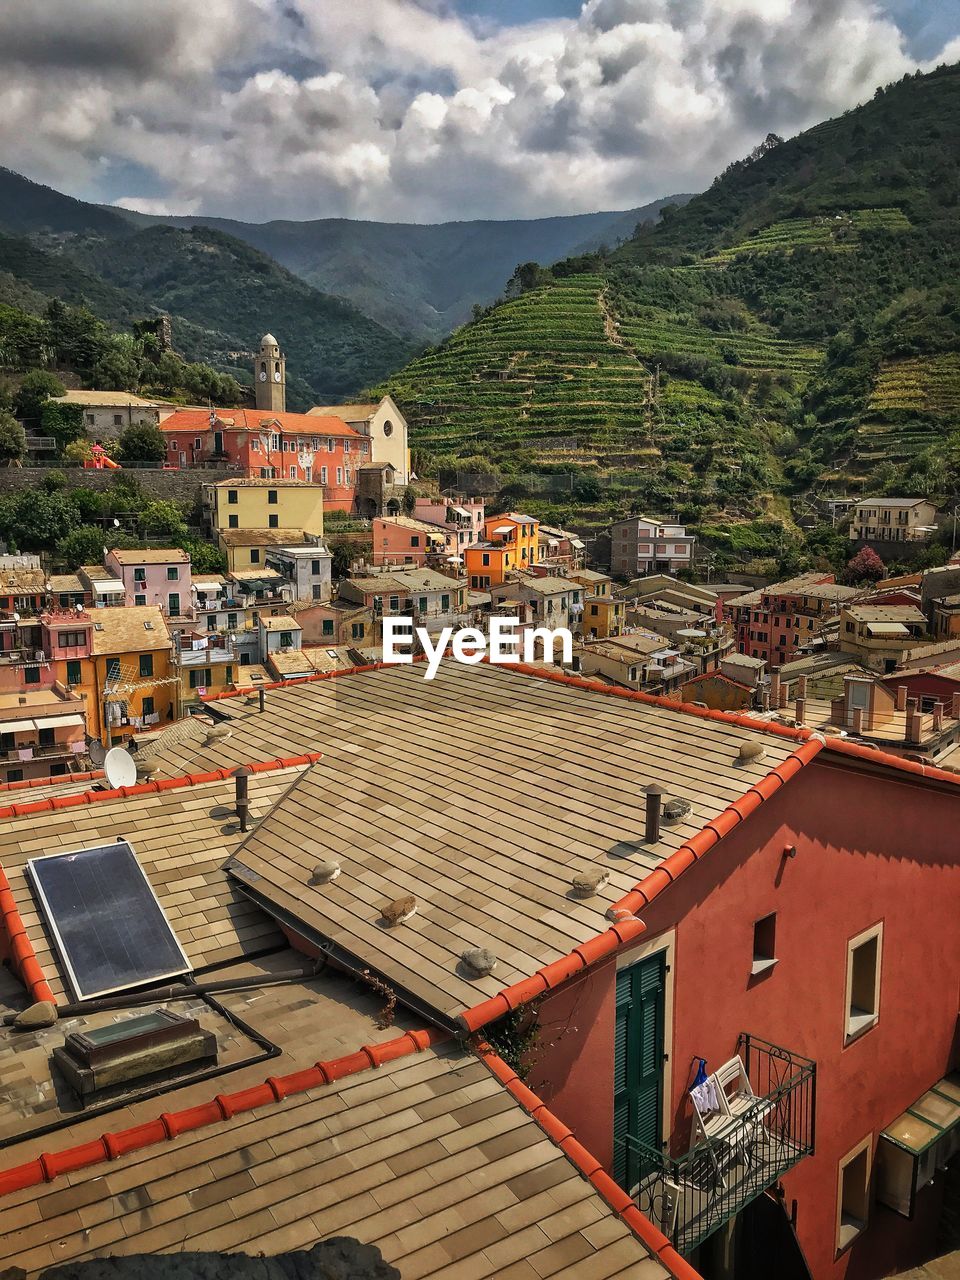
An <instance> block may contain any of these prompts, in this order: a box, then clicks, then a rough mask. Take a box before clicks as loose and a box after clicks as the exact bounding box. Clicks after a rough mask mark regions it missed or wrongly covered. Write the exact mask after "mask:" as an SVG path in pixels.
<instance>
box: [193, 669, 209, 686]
mask: <svg viewBox="0 0 960 1280" xmlns="http://www.w3.org/2000/svg"><path fill="white" fill-rule="evenodd" d="M211 683H212V679H211V674H210V668H209V667H197V668H195V669H194V670H193V671H191V672H190V688H191V689H208V688H209V687H210V685H211Z"/></svg>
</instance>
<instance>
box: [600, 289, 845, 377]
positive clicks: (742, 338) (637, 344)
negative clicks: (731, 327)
mask: <svg viewBox="0 0 960 1280" xmlns="http://www.w3.org/2000/svg"><path fill="white" fill-rule="evenodd" d="M620 332H621V333H622V335H623V337H624V338H625V339H626V341H627V342H628V343H629V344H630V345H631V346H632V347H633V348H634V349H635V351H636V352H637V354H638V355H639V356H640V357H641V358H642V359H645V360H655V359H656V358H657V357H658V356H659V355H660V354H661V353H667V352H669V353H670V354H672V355H674V356H695V357H701V358H702V359H705V360H709V361H713V362H720V363H725V364H728V365H740V366H741V367H742V368H745V369H748V370H750V372H751V373H757V374H759V373H761V372H763V371H768V372H770V373H773V374H783V373H788V374H791V375H792V376H793V378H794V381H795V382H797V383H801V382H803V381H804V380H805V379H806V378H807V377H809V376H810V374H811V372H812V371H813V369H814V368H816V366H817V365H818V364H819V363H820V361H821V360H822V358H823V352H822V351H820V350H818V349H817V348H816V347H811V346H806V345H804V344H803V343H800V342H793V341H790V340H789V339H785V338H778V337H777V336H776V334H775V333H774V331H773V330H772V329H770V328H768V327H767V326H766V325H762V324H761V323H760V322H759V321H756V322H755V323H754V324H753V325H752V326H751V327H750V328H748V329H745V330H743V331H740V332H736V331H727V332H722V333H718V332H717V331H716V330H714V329H709V328H707V326H706V325H704V324H701V323H699V322H698V321H697V319H696V318H695V317H694V316H692V315H690V314H689V313H675V312H671V311H667V310H664V309H661V308H654V307H649V308H644V309H643V313H642V314H640V315H632V316H629V317H627V318H625V319H624V320H622V321H621V323H620Z"/></svg>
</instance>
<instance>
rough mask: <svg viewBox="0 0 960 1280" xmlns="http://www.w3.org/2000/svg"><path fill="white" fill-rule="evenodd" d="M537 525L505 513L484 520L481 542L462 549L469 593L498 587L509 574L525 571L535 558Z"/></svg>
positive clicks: (513, 512)
mask: <svg viewBox="0 0 960 1280" xmlns="http://www.w3.org/2000/svg"><path fill="white" fill-rule="evenodd" d="M539 535H540V521H539V520H537V519H535V518H534V517H533V516H522V515H518V514H517V513H516V512H515V511H508V512H506V513H505V514H503V515H499V516H488V517H487V518H486V519H485V520H484V522H483V539H482V541H480V542H477V543H475V544H474V545H473V546H471V547H465V548H464V549H463V558H464V568H465V572H466V575H467V578H468V580H469V583H470V587H471V590H474V591H484V590H486V589H487V588H489V587H499V586H500V585H501V583H502V582H503V581H504V579H505V578H506V575H507V574H508V573H510V572H516V571H517V570H521V569H529V568H530V567H531V566H532V565H534V564H536V562H537V559H538V557H539V554H540V552H539Z"/></svg>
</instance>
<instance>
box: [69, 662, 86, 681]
mask: <svg viewBox="0 0 960 1280" xmlns="http://www.w3.org/2000/svg"><path fill="white" fill-rule="evenodd" d="M82 670H83V669H82V667H81V665H80V663H79V662H78V661H77V659H76V658H72V659H71V660H70V661H69V662H68V663H67V684H79V683H80V681H81V679H82V678H83V676H82Z"/></svg>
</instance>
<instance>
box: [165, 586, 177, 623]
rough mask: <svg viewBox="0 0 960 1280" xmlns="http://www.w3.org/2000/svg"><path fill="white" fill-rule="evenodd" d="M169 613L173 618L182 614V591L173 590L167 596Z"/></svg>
mask: <svg viewBox="0 0 960 1280" xmlns="http://www.w3.org/2000/svg"><path fill="white" fill-rule="evenodd" d="M167 613H168V615H169V616H170V617H171V618H177V617H179V616H180V593H179V591H171V592H170V594H169V595H168V596H167Z"/></svg>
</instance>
